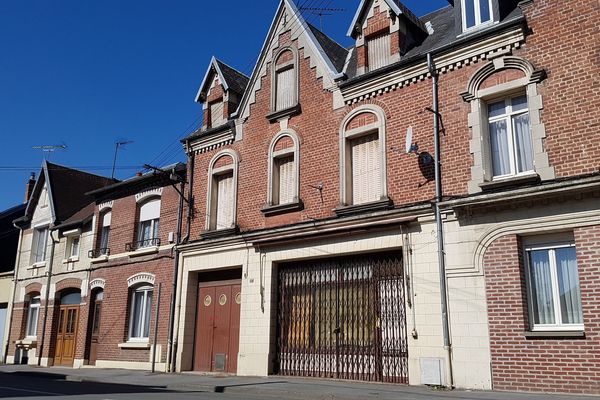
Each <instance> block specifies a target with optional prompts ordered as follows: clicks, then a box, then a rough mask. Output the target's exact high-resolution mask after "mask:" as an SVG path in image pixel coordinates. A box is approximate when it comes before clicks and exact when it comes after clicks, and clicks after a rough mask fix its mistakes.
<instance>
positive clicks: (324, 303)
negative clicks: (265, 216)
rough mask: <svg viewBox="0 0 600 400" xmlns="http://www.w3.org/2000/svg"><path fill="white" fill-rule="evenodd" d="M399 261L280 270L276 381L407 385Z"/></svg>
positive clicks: (378, 258) (342, 261)
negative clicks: (308, 379)
mask: <svg viewBox="0 0 600 400" xmlns="http://www.w3.org/2000/svg"><path fill="white" fill-rule="evenodd" d="M404 293H405V291H404V272H403V267H402V256H401V255H400V254H393V255H370V256H352V257H345V258H337V259H327V260H321V261H309V262H298V263H289V264H282V265H280V267H279V272H278V302H279V304H278V316H277V362H276V372H277V373H279V374H280V375H291V376H310V377H324V378H337V379H352V380H366V381H380V382H394V383H408V344H407V339H406V312H405V311H406V310H405V301H404V300H405V299H404Z"/></svg>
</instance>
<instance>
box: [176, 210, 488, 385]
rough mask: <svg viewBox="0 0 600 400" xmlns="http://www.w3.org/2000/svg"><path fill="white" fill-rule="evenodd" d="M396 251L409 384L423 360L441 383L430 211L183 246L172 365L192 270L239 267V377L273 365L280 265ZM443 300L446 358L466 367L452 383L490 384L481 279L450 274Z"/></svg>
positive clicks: (186, 350)
mask: <svg viewBox="0 0 600 400" xmlns="http://www.w3.org/2000/svg"><path fill="white" fill-rule="evenodd" d="M200 246H203V247H204V248H202V247H200ZM398 250H401V251H402V252H403V254H404V267H405V273H406V274H408V276H409V277H410V280H409V281H410V291H409V292H407V296H406V303H407V304H406V314H407V317H406V324H407V333H408V352H409V371H408V372H409V383H410V384H413V385H420V384H422V383H424V382H423V381H422V373H423V372H431V371H422V365H427V364H428V362H430V361H434V362H439V365H440V367H439V368H440V369H441V371H442V372H441V375H442V383H443V384H446V383H448V382H449V379H450V377H449V368H448V365H447V362H448V360H447V351H446V350H445V349H444V347H443V335H442V322H441V321H442V320H441V306H440V285H439V269H438V268H439V266H438V258H437V242H436V234H435V221H434V219H433V218H432V217H431V216H422V217H421V218H419V219H418V220H417V221H416V222H414V223H411V224H408V225H404V226H400V225H398V226H397V227H395V228H394V229H393V230H386V231H374V232H369V233H361V234H356V235H348V236H343V237H336V238H323V239H316V240H312V241H305V242H301V243H300V242H299V243H296V244H294V245H289V244H288V245H285V246H279V247H269V248H261V249H260V250H259V249H258V248H255V247H252V246H247V245H246V244H245V243H244V242H241V243H230V244H228V245H224V246H221V247H219V246H215V245H213V247H209V245H207V244H204V245H199V246H198V247H197V248H196V249H192V248H187V249H185V250H184V251H183V252H182V255H181V263H180V265H181V278H182V279H180V283H181V285H182V291H181V296H180V297H181V299H180V300H181V306H182V307H181V314H180V315H179V318H178V324H179V326H178V327H177V328H178V334H179V336H178V352H177V370H178V371H187V370H191V369H192V362H193V353H194V351H193V349H194V347H193V346H194V326H195V316H196V302H197V299H196V296H197V287H198V285H197V273H198V272H201V271H211V270H218V269H226V268H232V267H238V268H239V267H241V268H242V304H241V317H240V350H239V355H238V374H239V375H249V376H266V375H268V374H270V373H271V372H272V370H273V359H274V356H275V354H274V353H275V343H276V337H275V330H276V319H275V318H276V312H277V287H276V282H277V265H278V264H279V263H282V262H289V261H298V260H309V259H321V258H328V257H335V256H345V255H349V254H368V253H372V252H381V251H383V252H385V251H398ZM449 298H450V299H451V307H450V311H451V313H452V315H451V319H452V320H453V321H455V323H454V324H453V326H452V341H453V343H455V348H454V352H453V358H454V361H455V365H456V366H458V365H460V368H461V369H464V370H465V372H464V373H460V374H456V373H455V374H454V384H455V385H456V386H458V387H469V388H476V389H489V388H491V378H490V352H489V335H488V331H487V316H486V302H485V288H484V280H483V276H482V275H481V274H474V276H469V277H461V278H460V279H451V280H450V281H449ZM412 332H414V333H415V335H414V337H413V335H412V334H411V333H412ZM429 364H430V363H429ZM455 368H456V367H455Z"/></svg>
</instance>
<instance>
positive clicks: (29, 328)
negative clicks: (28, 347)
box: [25, 295, 42, 338]
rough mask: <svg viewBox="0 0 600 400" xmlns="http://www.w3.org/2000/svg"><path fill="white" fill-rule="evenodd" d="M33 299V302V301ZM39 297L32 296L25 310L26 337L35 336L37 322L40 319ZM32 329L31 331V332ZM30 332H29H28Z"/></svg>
mask: <svg viewBox="0 0 600 400" xmlns="http://www.w3.org/2000/svg"><path fill="white" fill-rule="evenodd" d="M34 301H35V303H34ZM41 302H42V301H41V297H40V296H39V295H37V296H34V297H32V298H31V299H30V300H29V307H28V310H27V326H26V327H25V336H26V337H28V338H35V337H37V330H38V324H39V319H40V308H41ZM32 310H36V311H35V312H36V315H35V322H33V325H32V314H31V312H32ZM32 329H33V332H32ZM30 333H31V334H30Z"/></svg>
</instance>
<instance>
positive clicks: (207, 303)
mask: <svg viewBox="0 0 600 400" xmlns="http://www.w3.org/2000/svg"><path fill="white" fill-rule="evenodd" d="M210 303H212V297H210V296H209V295H206V297H205V298H204V306H206V307H208V306H210Z"/></svg>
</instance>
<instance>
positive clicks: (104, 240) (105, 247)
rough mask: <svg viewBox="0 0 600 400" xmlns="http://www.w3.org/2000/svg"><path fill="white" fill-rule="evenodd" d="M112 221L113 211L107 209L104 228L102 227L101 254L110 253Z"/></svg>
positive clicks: (103, 221) (104, 216)
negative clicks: (109, 242)
mask: <svg viewBox="0 0 600 400" xmlns="http://www.w3.org/2000/svg"><path fill="white" fill-rule="evenodd" d="M111 221H112V211H107V212H106V213H104V215H103V216H102V228H100V254H101V255H108V253H109V250H108V236H109V234H110V223H111Z"/></svg>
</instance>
